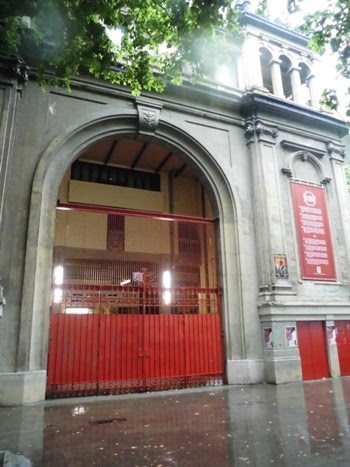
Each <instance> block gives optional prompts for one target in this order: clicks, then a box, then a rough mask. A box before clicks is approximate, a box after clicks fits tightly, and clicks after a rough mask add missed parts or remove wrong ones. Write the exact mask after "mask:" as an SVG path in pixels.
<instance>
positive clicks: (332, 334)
mask: <svg viewBox="0 0 350 467" xmlns="http://www.w3.org/2000/svg"><path fill="white" fill-rule="evenodd" d="M327 339H328V344H336V343H337V341H336V339H337V332H336V329H335V326H327Z"/></svg>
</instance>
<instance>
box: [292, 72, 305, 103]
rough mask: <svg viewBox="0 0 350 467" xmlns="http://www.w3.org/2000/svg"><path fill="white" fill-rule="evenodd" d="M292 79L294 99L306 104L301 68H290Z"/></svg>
mask: <svg viewBox="0 0 350 467" xmlns="http://www.w3.org/2000/svg"><path fill="white" fill-rule="evenodd" d="M289 73H290V80H291V83H292V92H293V100H294V102H296V103H297V104H305V102H303V95H302V90H301V80H300V68H299V67H292V68H290V69H289Z"/></svg>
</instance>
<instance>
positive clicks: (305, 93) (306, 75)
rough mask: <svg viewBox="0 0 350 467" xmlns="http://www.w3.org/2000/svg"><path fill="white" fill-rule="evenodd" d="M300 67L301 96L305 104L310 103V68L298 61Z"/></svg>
mask: <svg viewBox="0 0 350 467" xmlns="http://www.w3.org/2000/svg"><path fill="white" fill-rule="evenodd" d="M299 68H300V82H301V89H302V98H303V101H304V103H305V104H306V105H311V95H310V88H309V80H310V77H311V71H310V68H309V67H308V66H307V65H306V64H305V63H299Z"/></svg>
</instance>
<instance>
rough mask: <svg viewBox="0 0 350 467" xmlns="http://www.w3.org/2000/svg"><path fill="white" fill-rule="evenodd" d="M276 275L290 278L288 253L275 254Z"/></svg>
mask: <svg viewBox="0 0 350 467" xmlns="http://www.w3.org/2000/svg"><path fill="white" fill-rule="evenodd" d="M274 262H275V276H276V278H277V279H288V266H287V255H274Z"/></svg>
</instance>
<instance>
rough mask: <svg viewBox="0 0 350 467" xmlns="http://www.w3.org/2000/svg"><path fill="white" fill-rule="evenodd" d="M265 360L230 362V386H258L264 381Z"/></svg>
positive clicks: (228, 367) (228, 369)
mask: <svg viewBox="0 0 350 467" xmlns="http://www.w3.org/2000/svg"><path fill="white" fill-rule="evenodd" d="M264 379H265V378H264V362H263V360H260V359H259V360H228V361H227V382H228V384H256V383H261V382H262V381H264Z"/></svg>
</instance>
